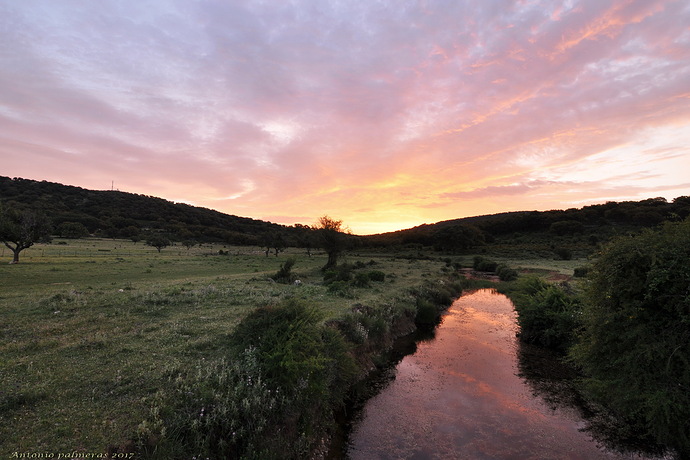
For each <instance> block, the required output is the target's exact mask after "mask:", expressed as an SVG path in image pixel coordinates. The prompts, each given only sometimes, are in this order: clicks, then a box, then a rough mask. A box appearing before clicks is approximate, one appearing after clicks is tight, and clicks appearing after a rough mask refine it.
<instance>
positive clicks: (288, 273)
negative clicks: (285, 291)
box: [271, 257, 297, 284]
mask: <svg viewBox="0 0 690 460" xmlns="http://www.w3.org/2000/svg"><path fill="white" fill-rule="evenodd" d="M296 262H297V261H296V260H295V258H294V257H291V258H289V259H287V260H286V261H285V262H283V263H282V264H281V265H280V269H279V270H278V271H277V272H276V274H275V275H273V276H271V279H272V280H274V281H276V282H277V283H283V284H290V283H292V282H294V281H295V279H296V278H295V274H294V273H292V267H294V266H295V263H296Z"/></svg>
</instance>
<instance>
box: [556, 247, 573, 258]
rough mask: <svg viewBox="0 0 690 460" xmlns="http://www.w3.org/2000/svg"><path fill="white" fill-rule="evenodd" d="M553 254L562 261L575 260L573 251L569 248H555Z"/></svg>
mask: <svg viewBox="0 0 690 460" xmlns="http://www.w3.org/2000/svg"><path fill="white" fill-rule="evenodd" d="M553 252H554V254H556V256H558V258H559V259H560V260H571V259H572V258H573V251H571V250H570V249H568V248H555V249H554V250H553Z"/></svg>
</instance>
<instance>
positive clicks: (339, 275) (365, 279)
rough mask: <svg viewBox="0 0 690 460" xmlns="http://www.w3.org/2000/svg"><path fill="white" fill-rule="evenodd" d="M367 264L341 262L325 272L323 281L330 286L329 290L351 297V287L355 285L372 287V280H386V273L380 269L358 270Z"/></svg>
mask: <svg viewBox="0 0 690 460" xmlns="http://www.w3.org/2000/svg"><path fill="white" fill-rule="evenodd" d="M366 266H367V265H366V264H364V263H358V264H355V265H350V264H341V265H336V266H335V267H332V268H329V269H328V270H326V271H325V272H324V274H323V282H324V284H325V285H326V286H327V287H328V292H330V293H332V294H336V295H340V296H343V297H351V296H352V289H351V288H353V287H356V288H368V287H371V282H383V281H385V280H386V274H385V273H384V272H382V271H380V270H371V271H368V272H362V271H356V269H357V268H364V267H366Z"/></svg>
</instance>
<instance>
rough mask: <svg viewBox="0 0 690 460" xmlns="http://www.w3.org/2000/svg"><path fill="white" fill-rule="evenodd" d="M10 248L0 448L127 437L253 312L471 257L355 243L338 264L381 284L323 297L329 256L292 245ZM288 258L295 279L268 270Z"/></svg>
mask: <svg viewBox="0 0 690 460" xmlns="http://www.w3.org/2000/svg"><path fill="white" fill-rule="evenodd" d="M430 254H434V253H430ZM10 256H11V253H10V251H8V250H5V251H4V252H3V253H2V257H1V258H0V261H2V263H1V264H0V280H1V281H0V282H1V285H0V312H1V317H2V322H1V323H0V413H1V414H2V418H0V446H1V448H0V453H1V455H2V456H7V455H12V454H14V453H16V452H66V451H80V452H104V451H105V449H106V447H107V446H110V445H117V446H121V445H124V444H126V443H127V442H128V440H130V439H132V438H133V437H134V436H135V435H136V434H137V430H138V429H139V425H140V424H141V422H142V421H143V420H145V419H146V418H147V417H148V416H149V412H150V409H151V401H152V399H153V397H154V395H155V393H156V392H157V391H158V390H159V389H161V388H162V387H164V386H165V385H166V384H167V383H166V382H167V380H166V376H167V374H168V373H169V372H171V370H172V369H184V368H186V367H190V368H191V367H193V366H194V365H195V363H197V362H199V360H202V359H215V358H218V357H220V356H222V355H223V353H224V352H225V351H226V350H227V347H226V345H227V344H226V342H227V339H228V336H229V334H230V333H231V332H232V331H233V328H234V327H235V326H236V324H237V323H238V322H239V321H240V320H241V319H242V318H244V317H245V316H246V315H247V314H248V313H249V312H251V311H252V310H254V309H255V308H257V307H260V306H266V305H273V304H278V303H280V302H281V301H282V300H284V299H286V298H296V299H301V300H304V301H306V302H308V303H310V304H313V305H316V306H317V307H318V308H319V309H320V310H321V311H323V312H324V317H325V320H328V319H329V318H335V317H338V316H339V315H342V314H344V313H346V312H347V311H349V310H350V309H351V308H352V307H353V306H354V305H367V306H380V305H384V304H387V303H395V302H402V301H409V290H410V288H412V287H413V286H418V285H420V284H421V283H423V282H425V281H434V280H436V279H437V278H439V277H440V276H443V275H444V274H447V273H448V272H450V271H452V270H453V268H451V266H450V264H449V263H448V262H449V261H452V262H453V263H454V264H455V265H456V266H457V265H458V264H464V265H465V266H467V265H468V264H470V265H471V257H469V256H465V257H464V258H462V257H457V256H456V257H453V256H446V257H443V256H439V255H434V256H433V257H428V256H422V255H421V254H419V253H415V254H404V253H393V252H366V251H362V252H361V253H358V252H356V251H352V252H350V253H348V254H347V255H346V256H345V258H344V260H343V262H346V263H349V264H352V265H355V266H359V267H368V268H373V269H375V270H377V271H381V272H383V273H385V275H386V276H385V280H384V281H382V282H372V283H369V285H367V286H364V287H354V286H350V287H348V288H347V289H345V290H339V291H335V292H334V291H333V290H329V288H328V287H327V286H326V285H325V284H324V282H323V274H322V273H321V271H320V268H321V267H322V266H323V264H324V263H325V261H326V255H325V254H323V253H319V252H315V253H314V254H313V255H312V256H309V255H307V254H306V252H305V251H304V250H302V249H296V248H289V249H288V250H286V251H285V252H282V253H281V254H280V256H279V257H275V255H273V254H270V255H269V256H266V255H265V253H264V252H263V251H262V250H261V249H260V248H256V247H231V246H223V245H218V244H216V245H209V244H204V245H201V246H198V245H197V246H195V247H193V248H190V249H187V248H185V247H183V246H179V245H178V246H170V247H168V248H165V249H163V250H162V251H161V252H160V253H159V252H158V251H157V250H156V249H155V248H152V247H150V246H146V245H144V244H142V243H133V242H131V241H126V240H112V239H95V238H91V239H82V240H60V239H56V240H54V241H53V243H52V244H41V245H36V246H34V247H32V248H30V249H28V250H26V251H24V252H23V253H22V258H21V263H19V264H16V265H9V264H8V262H9V260H10V259H11V258H10ZM288 258H294V259H295V265H294V267H293V274H294V275H295V277H296V278H297V279H299V280H300V281H301V283H300V284H294V283H291V284H280V283H276V282H275V281H273V280H272V279H271V278H270V276H271V275H273V274H275V273H276V272H277V271H278V269H279V268H280V265H281V264H282V263H284V262H285V261H286V260H287V259H288ZM444 261H445V262H444ZM523 262H525V261H523ZM569 262H570V263H574V262H572V261H569ZM525 263H527V265H529V263H528V262H525ZM532 265H533V266H534V267H535V268H539V267H538V266H537V265H536V264H532ZM561 269H562V270H563V271H566V272H567V271H568V268H567V267H562V268H561Z"/></svg>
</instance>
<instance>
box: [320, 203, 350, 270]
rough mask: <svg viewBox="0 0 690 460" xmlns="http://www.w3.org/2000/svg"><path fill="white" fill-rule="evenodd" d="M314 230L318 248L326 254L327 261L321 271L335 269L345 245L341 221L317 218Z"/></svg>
mask: <svg viewBox="0 0 690 460" xmlns="http://www.w3.org/2000/svg"><path fill="white" fill-rule="evenodd" d="M314 229H315V230H317V232H318V235H319V244H320V246H321V247H322V248H323V249H324V251H326V253H327V254H328V261H327V262H326V265H324V267H323V268H322V270H328V269H329V268H332V267H335V266H336V265H337V264H338V257H340V254H341V253H342V252H343V251H344V250H345V247H346V245H347V237H346V234H345V232H344V227H343V221H342V220H335V219H332V218H330V217H328V216H322V217H319V222H318V223H317V225H316V226H315V227H314Z"/></svg>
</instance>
